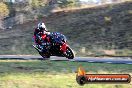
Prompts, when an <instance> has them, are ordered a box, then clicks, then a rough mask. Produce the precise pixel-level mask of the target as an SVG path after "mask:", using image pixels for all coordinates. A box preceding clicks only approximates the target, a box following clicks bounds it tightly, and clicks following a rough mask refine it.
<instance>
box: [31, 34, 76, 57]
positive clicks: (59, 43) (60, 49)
mask: <svg viewBox="0 0 132 88" xmlns="http://www.w3.org/2000/svg"><path fill="white" fill-rule="evenodd" d="M49 38H50V40H51V45H50V49H49V51H48V52H40V51H39V49H38V48H37V47H36V46H35V45H33V47H34V48H35V49H36V50H37V51H38V52H39V54H40V55H41V56H42V57H43V58H50V56H59V57H66V58H68V59H73V58H74V53H73V50H72V49H71V48H70V46H69V45H68V43H67V39H66V37H65V36H64V35H63V34H61V33H58V32H52V33H51V34H50V36H49Z"/></svg>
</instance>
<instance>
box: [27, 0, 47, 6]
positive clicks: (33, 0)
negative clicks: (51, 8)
mask: <svg viewBox="0 0 132 88" xmlns="http://www.w3.org/2000/svg"><path fill="white" fill-rule="evenodd" d="M47 2H48V0H29V4H30V5H31V6H32V7H33V8H37V7H40V6H45V5H46V4H47Z"/></svg>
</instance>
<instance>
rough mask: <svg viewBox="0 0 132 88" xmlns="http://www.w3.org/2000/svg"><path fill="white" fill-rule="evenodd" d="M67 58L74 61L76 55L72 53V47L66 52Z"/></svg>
mask: <svg viewBox="0 0 132 88" xmlns="http://www.w3.org/2000/svg"><path fill="white" fill-rule="evenodd" d="M65 56H66V58H68V59H73V58H74V57H75V56H74V53H73V51H72V49H71V48H70V47H67V50H66V55H65Z"/></svg>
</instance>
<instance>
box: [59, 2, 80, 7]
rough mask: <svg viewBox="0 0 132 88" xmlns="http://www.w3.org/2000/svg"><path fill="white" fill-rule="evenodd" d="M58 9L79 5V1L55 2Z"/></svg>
mask: <svg viewBox="0 0 132 88" xmlns="http://www.w3.org/2000/svg"><path fill="white" fill-rule="evenodd" d="M57 1H58V4H59V7H62V8H63V7H73V6H77V5H78V4H79V2H80V1H79V0H57Z"/></svg>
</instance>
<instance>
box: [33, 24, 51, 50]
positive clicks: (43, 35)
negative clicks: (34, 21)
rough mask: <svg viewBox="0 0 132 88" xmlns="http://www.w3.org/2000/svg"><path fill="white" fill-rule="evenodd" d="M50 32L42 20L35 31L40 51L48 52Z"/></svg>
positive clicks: (35, 38)
mask: <svg viewBox="0 0 132 88" xmlns="http://www.w3.org/2000/svg"><path fill="white" fill-rule="evenodd" d="M49 35H50V32H48V30H47V28H46V26H45V24H44V23H43V22H40V23H39V24H38V26H37V28H35V31H34V40H35V43H36V47H37V48H38V49H39V51H40V52H47V51H48V50H49V48H50V38H49Z"/></svg>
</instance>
